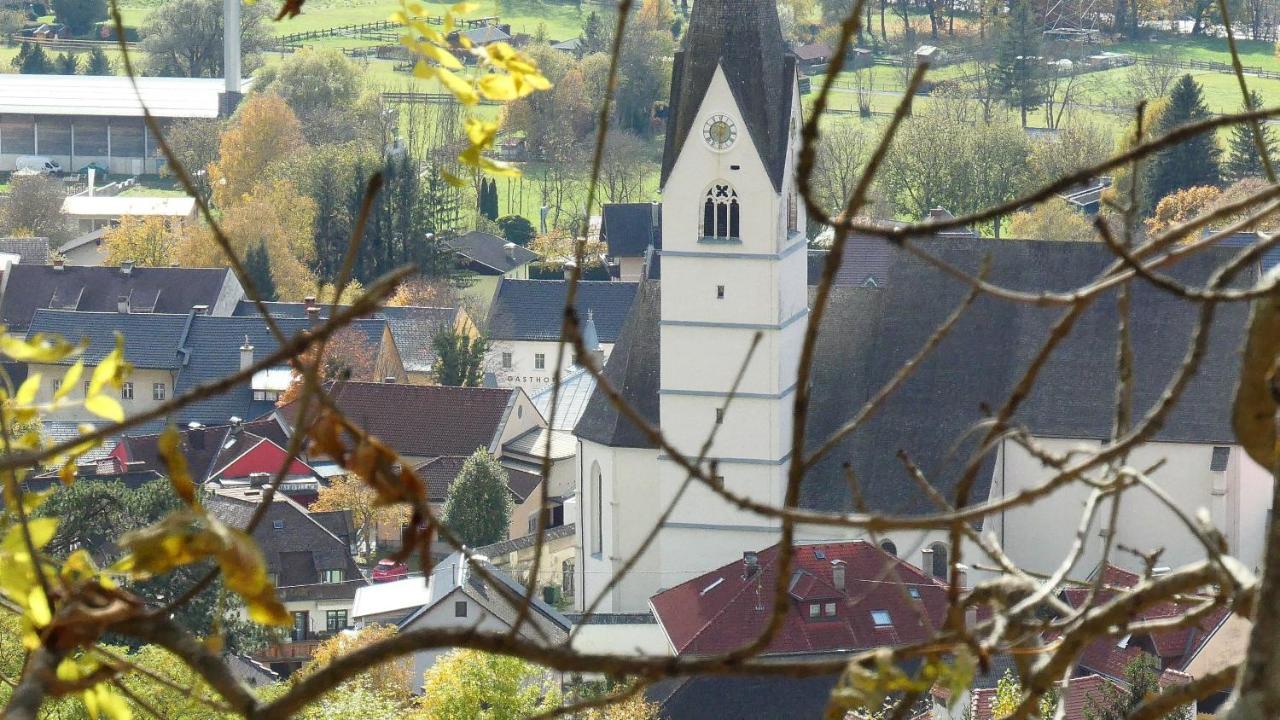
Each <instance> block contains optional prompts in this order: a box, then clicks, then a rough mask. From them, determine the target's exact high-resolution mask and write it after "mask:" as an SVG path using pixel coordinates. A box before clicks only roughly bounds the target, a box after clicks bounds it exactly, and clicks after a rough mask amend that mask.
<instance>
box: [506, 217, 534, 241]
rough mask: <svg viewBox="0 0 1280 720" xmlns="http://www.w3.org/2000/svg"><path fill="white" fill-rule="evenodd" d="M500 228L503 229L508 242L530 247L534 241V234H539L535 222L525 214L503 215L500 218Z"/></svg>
mask: <svg viewBox="0 0 1280 720" xmlns="http://www.w3.org/2000/svg"><path fill="white" fill-rule="evenodd" d="M498 229H499V230H501V231H502V237H504V238H506V240H507V242H513V243H515V244H517V245H519V246H521V247H529V243H531V242H533V236H534V235H536V234H537V233H536V231H535V230H534V227H533V223H531V222H529V218H526V217H525V216H523V215H503V216H502V217H500V218H498Z"/></svg>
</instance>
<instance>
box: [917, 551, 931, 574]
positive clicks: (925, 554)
mask: <svg viewBox="0 0 1280 720" xmlns="http://www.w3.org/2000/svg"><path fill="white" fill-rule="evenodd" d="M920 569H921V570H923V571H924V574H925V575H928V576H930V577H933V548H931V547H927V548H925V549H923V550H921V551H920Z"/></svg>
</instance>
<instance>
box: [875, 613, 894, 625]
mask: <svg viewBox="0 0 1280 720" xmlns="http://www.w3.org/2000/svg"><path fill="white" fill-rule="evenodd" d="M871 622H873V623H875V624H876V627H888V626H890V625H892V624H893V617H891V616H890V615H889V611H888V610H872V611H871Z"/></svg>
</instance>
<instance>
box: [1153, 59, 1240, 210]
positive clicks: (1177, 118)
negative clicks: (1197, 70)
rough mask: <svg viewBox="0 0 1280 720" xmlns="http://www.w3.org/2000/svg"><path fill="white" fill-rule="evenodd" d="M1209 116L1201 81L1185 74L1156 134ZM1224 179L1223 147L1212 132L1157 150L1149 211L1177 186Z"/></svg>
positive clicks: (1176, 188) (1173, 94)
mask: <svg viewBox="0 0 1280 720" xmlns="http://www.w3.org/2000/svg"><path fill="white" fill-rule="evenodd" d="M1208 117H1209V110H1208V108H1206V107H1205V104H1204V94H1203V92H1202V90H1201V88H1200V84H1199V83H1197V82H1196V81H1195V79H1194V78H1192V77H1191V76H1190V75H1183V76H1182V77H1181V78H1180V79H1179V80H1178V82H1177V83H1176V84H1175V85H1174V86H1173V91H1172V92H1171V93H1170V94H1169V107H1168V109H1167V110H1166V111H1165V113H1164V114H1163V115H1162V116H1161V117H1160V122H1159V124H1157V125H1156V131H1155V137H1163V136H1165V135H1166V134H1168V133H1169V132H1170V131H1171V130H1173V129H1174V128H1176V127H1179V126H1181V125H1186V124H1188V123H1194V122H1199V121H1201V120H1204V119H1206V118H1208ZM1221 181H1222V149H1221V148H1220V147H1218V142H1217V139H1216V138H1215V137H1214V135H1213V133H1201V134H1199V135H1196V136H1194V137H1191V138H1188V139H1186V140H1183V141H1182V142H1180V143H1178V144H1177V145H1173V146H1171V147H1167V148H1165V149H1164V150H1161V151H1160V152H1159V153H1156V156H1155V157H1154V158H1153V159H1152V160H1151V164H1150V165H1149V166H1148V169H1147V182H1146V209H1147V211H1148V213H1149V212H1150V211H1151V210H1152V209H1154V208H1155V206H1156V205H1157V204H1158V203H1159V202H1160V200H1161V198H1164V197H1166V196H1168V195H1170V194H1172V193H1174V192H1177V191H1178V190H1182V189H1184V188H1189V187H1195V186H1198V185H1210V186H1216V185H1218V184H1219V183H1220V182H1221Z"/></svg>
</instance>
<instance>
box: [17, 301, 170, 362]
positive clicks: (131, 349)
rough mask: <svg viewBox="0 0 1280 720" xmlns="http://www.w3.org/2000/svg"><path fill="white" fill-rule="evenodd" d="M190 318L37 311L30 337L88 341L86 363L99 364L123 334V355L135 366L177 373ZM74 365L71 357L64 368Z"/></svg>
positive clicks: (29, 331)
mask: <svg viewBox="0 0 1280 720" xmlns="http://www.w3.org/2000/svg"><path fill="white" fill-rule="evenodd" d="M189 320H190V316H189V315H153V314H150V313H139V314H134V313H119V312H75V311H71V310H46V309H43V308H42V309H39V310H36V311H35V314H34V316H33V317H32V318H31V324H30V327H29V329H28V331H27V336H28V337H31V336H33V335H35V334H36V333H43V334H45V335H60V336H62V337H63V338H65V339H67V340H68V341H70V342H73V343H74V342H78V341H80V340H88V341H89V347H88V349H87V350H85V352H84V356H83V357H84V361H85V363H87V364H89V365H91V366H92V365H96V364H97V363H98V362H99V361H101V360H102V358H104V357H106V356H107V354H108V353H110V352H111V351H112V350H114V349H115V347H116V333H117V332H118V333H121V334H123V335H124V356H125V359H126V360H128V361H129V362H131V363H133V365H134V366H135V367H140V368H152V369H161V370H177V369H178V367H179V364H180V357H179V355H178V348H179V347H181V345H182V335H183V332H184V331H185V330H186V327H187V322H188V321H189ZM72 362H75V358H69V359H67V360H65V361H64V362H63V364H64V365H67V364H71V363H72Z"/></svg>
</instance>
